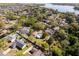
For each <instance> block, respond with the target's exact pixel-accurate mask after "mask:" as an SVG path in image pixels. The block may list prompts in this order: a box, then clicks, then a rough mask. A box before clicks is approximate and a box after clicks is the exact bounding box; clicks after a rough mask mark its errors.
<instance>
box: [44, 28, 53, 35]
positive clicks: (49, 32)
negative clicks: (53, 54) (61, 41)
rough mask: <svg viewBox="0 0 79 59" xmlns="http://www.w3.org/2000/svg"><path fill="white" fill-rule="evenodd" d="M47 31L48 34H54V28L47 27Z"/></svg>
mask: <svg viewBox="0 0 79 59" xmlns="http://www.w3.org/2000/svg"><path fill="white" fill-rule="evenodd" d="M45 32H46V33H48V34H50V35H52V34H54V30H52V29H49V28H47V29H46V30H45Z"/></svg>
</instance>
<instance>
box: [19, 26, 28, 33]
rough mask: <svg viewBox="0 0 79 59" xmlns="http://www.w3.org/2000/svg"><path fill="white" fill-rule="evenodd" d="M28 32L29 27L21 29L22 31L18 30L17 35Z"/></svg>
mask: <svg viewBox="0 0 79 59" xmlns="http://www.w3.org/2000/svg"><path fill="white" fill-rule="evenodd" d="M29 32H30V27H23V28H22V29H20V30H19V33H21V34H29Z"/></svg>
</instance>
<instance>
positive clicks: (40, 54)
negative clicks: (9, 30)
mask: <svg viewBox="0 0 79 59" xmlns="http://www.w3.org/2000/svg"><path fill="white" fill-rule="evenodd" d="M29 52H30V53H31V54H32V55H33V56H44V53H43V52H42V51H41V50H39V49H36V48H33V49H32V50H31V51H29Z"/></svg>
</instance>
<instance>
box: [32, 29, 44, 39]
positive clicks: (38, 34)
mask: <svg viewBox="0 0 79 59" xmlns="http://www.w3.org/2000/svg"><path fill="white" fill-rule="evenodd" d="M32 35H33V36H34V37H36V38H38V39H40V38H42V36H43V31H41V30H40V31H35V32H33V33H32Z"/></svg>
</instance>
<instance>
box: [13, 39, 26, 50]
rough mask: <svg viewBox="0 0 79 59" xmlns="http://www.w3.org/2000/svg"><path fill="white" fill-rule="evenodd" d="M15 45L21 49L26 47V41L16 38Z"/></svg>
mask: <svg viewBox="0 0 79 59" xmlns="http://www.w3.org/2000/svg"><path fill="white" fill-rule="evenodd" d="M15 42H16V46H17V47H18V48H20V49H23V48H25V47H26V43H24V42H23V41H20V40H16V41H15Z"/></svg>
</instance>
